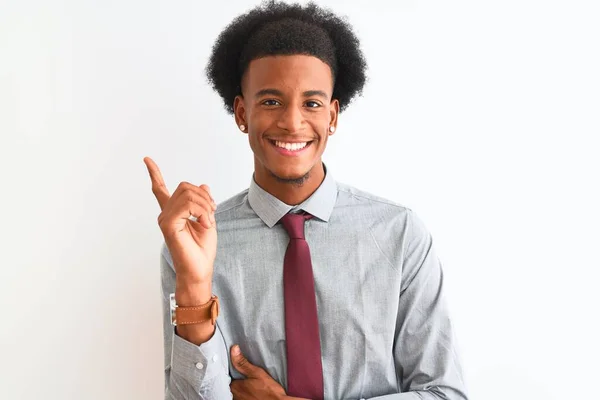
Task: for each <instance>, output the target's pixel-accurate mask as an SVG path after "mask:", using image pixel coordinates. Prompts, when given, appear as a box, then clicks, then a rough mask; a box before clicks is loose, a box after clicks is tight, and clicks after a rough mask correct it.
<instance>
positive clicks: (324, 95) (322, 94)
mask: <svg viewBox="0 0 600 400" xmlns="http://www.w3.org/2000/svg"><path fill="white" fill-rule="evenodd" d="M269 94H270V95H273V96H280V97H283V92H282V91H281V90H278V89H270V88H269V89H262V90H259V91H258V92H256V94H255V95H254V97H255V98H258V97H261V96H265V95H269ZM302 95H303V96H304V97H313V96H317V97H322V98H324V99H327V98H328V96H327V93H325V92H324V91H322V90H307V91H305V92H303V93H302Z"/></svg>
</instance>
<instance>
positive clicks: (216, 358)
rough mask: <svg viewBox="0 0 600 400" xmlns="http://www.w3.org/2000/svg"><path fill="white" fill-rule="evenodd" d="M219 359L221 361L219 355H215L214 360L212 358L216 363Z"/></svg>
mask: <svg viewBox="0 0 600 400" xmlns="http://www.w3.org/2000/svg"><path fill="white" fill-rule="evenodd" d="M218 359H219V356H218V355H216V354H215V355H214V356H213V358H212V360H213V362H216V361H217V360H218Z"/></svg>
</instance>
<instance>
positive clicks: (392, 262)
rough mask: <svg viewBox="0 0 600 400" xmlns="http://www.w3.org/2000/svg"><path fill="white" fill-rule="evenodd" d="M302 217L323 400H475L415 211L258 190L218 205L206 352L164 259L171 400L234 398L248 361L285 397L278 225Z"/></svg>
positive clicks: (335, 189)
mask: <svg viewBox="0 0 600 400" xmlns="http://www.w3.org/2000/svg"><path fill="white" fill-rule="evenodd" d="M300 210H304V211H306V212H308V213H310V214H312V215H313V216H314V218H312V219H310V220H308V221H307V222H306V225H305V234H306V240H307V242H308V244H309V246H310V252H311V257H312V266H313V271H314V279H315V291H316V299H317V312H318V316H319V329H320V338H321V355H322V362H323V380H324V390H325V399H336V400H341V399H374V398H376V399H381V400H383V399H386V400H417V399H419V400H423V399H431V400H433V399H452V400H454V399H461V400H463V399H466V398H467V395H466V391H465V386H464V382H463V375H462V371H461V367H460V361H459V355H458V354H457V351H456V347H455V346H456V345H455V339H454V334H453V330H452V324H451V321H450V319H449V315H448V310H447V308H446V304H445V301H444V295H443V289H444V285H443V282H444V281H443V273H442V268H441V264H440V261H439V259H438V257H437V255H436V253H435V252H434V248H433V246H432V237H431V235H430V233H429V232H428V231H427V229H426V228H425V226H424V225H423V222H422V221H421V220H420V219H419V218H418V217H417V216H416V215H415V213H414V212H413V211H412V210H411V209H410V208H407V207H404V206H402V205H400V204H397V203H394V202H391V201H389V200H386V199H382V198H380V197H377V196H374V195H371V194H369V193H365V192H363V191H360V190H358V189H355V188H353V187H351V186H348V185H345V184H342V183H339V182H336V181H334V179H333V177H332V176H331V173H330V172H328V171H327V169H326V174H325V179H324V180H323V182H322V184H321V185H320V186H319V188H318V189H317V190H316V191H315V193H313V195H312V196H311V197H310V198H308V199H307V200H306V201H304V202H303V203H302V204H299V205H297V206H290V205H286V204H285V203H282V202H281V201H280V200H278V199H277V198H275V197H274V196H272V195H270V194H269V193H267V192H266V191H264V190H263V189H262V188H260V187H259V186H258V185H257V184H256V182H255V181H254V179H252V180H251V183H250V187H249V189H247V190H245V191H243V192H241V193H239V194H238V195H236V196H233V197H232V198H230V199H228V200H226V201H225V202H223V203H221V204H220V205H218V208H217V211H216V213H215V218H216V221H217V231H218V248H217V256H216V260H215V264H214V274H213V292H214V294H216V295H218V296H219V299H220V302H221V314H220V316H219V317H218V319H217V329H216V332H215V334H214V335H213V337H212V338H211V339H210V340H209V341H208V342H206V343H203V344H201V345H200V346H196V345H195V344H193V343H190V342H188V341H186V340H185V339H183V338H181V337H179V336H177V335H176V334H175V333H174V327H173V326H172V325H171V324H170V316H169V294H170V293H173V292H174V291H175V271H174V269H173V262H172V259H171V256H170V254H169V250H168V249H167V247H166V246H165V245H164V243H163V246H162V250H161V279H162V301H163V303H162V304H163V322H164V323H163V328H164V332H163V333H164V356H165V359H164V365H165V398H166V399H176V400H183V399H189V400H192V399H207V400H225V399H231V397H232V395H231V392H230V389H229V384H230V382H231V378H233V379H242V378H243V376H242V375H240V374H239V373H238V372H237V371H236V370H235V369H234V368H233V366H232V365H231V364H230V362H229V349H230V347H231V346H232V345H234V344H236V343H237V344H239V345H240V347H241V350H242V353H243V354H244V355H245V356H246V357H247V358H248V360H249V361H250V362H251V363H253V364H255V365H257V366H259V367H262V368H264V369H265V370H266V372H267V373H268V374H269V375H271V376H272V377H273V378H274V379H275V380H276V381H277V382H279V383H280V384H281V385H282V386H283V387H284V388H286V387H287V376H286V351H285V348H286V347H285V346H286V344H285V324H284V304H283V257H284V254H285V251H286V248H287V244H288V241H289V238H288V235H287V233H286V231H285V229H284V228H283V226H282V225H281V224H279V223H278V221H279V219H280V218H281V217H283V216H284V215H285V214H286V213H287V212H290V211H292V212H296V211H300Z"/></svg>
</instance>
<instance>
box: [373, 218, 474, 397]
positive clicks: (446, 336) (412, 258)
mask: <svg viewBox="0 0 600 400" xmlns="http://www.w3.org/2000/svg"><path fill="white" fill-rule="evenodd" d="M407 223H408V225H407V231H406V232H407V236H406V238H407V246H406V248H405V253H404V263H403V268H402V286H401V289H400V298H399V303H398V319H397V324H396V340H395V343H394V349H393V351H394V360H395V364H396V371H397V374H398V378H399V383H400V389H401V390H400V391H401V393H399V394H391V395H386V396H380V397H376V398H374V399H377V400H417V399H418V400H441V399H443V400H467V394H466V389H465V384H464V379H463V373H462V369H461V365H460V359H459V355H458V352H457V348H456V340H455V337H454V332H453V328H452V323H451V321H450V315H449V312H448V308H447V306H446V301H445V299H444V285H443V282H444V279H443V273H442V266H441V262H440V260H439V259H438V256H437V255H436V253H435V251H434V248H433V242H432V237H431V234H430V233H429V232H428V230H427V229H426V227H425V225H424V224H423V222H422V221H421V220H420V219H419V217H418V216H417V215H416V214H415V213H414V212H413V211H412V210H410V209H408V221H407ZM374 399H373V400H374Z"/></svg>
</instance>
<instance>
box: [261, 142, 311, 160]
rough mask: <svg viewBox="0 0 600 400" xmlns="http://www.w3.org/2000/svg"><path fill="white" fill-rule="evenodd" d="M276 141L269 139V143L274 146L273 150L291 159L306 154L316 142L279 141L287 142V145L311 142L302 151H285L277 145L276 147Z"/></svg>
mask: <svg viewBox="0 0 600 400" xmlns="http://www.w3.org/2000/svg"><path fill="white" fill-rule="evenodd" d="M273 141H274V139H268V142H269V144H270V145H271V146H273V148H274V149H275V151H277V152H278V153H279V154H281V155H284V156H290V157H298V156H300V155H302V154H304V152H305V151H306V150H307V149H309V148H310V147H311V146H312V145H313V142H314V140H305V141H301V142H298V141H289V140H279V141H280V142H286V143H305V142H309V143H308V144H307V145H306V146H305V147H304V148H302V149H301V150H288V149H284V148H281V147H278V146H277V145H275V143H273Z"/></svg>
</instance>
